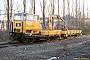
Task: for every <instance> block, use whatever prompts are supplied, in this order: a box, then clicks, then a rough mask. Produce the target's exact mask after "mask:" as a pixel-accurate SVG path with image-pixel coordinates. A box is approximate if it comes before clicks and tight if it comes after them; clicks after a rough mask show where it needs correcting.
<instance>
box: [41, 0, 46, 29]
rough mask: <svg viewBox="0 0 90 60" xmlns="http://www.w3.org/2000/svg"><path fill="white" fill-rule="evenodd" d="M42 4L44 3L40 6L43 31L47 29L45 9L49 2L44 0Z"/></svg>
mask: <svg viewBox="0 0 90 60" xmlns="http://www.w3.org/2000/svg"><path fill="white" fill-rule="evenodd" d="M42 2H43V3H42V4H41V2H40V6H41V12H42V15H43V29H45V10H46V9H45V7H46V2H47V0H43V1H42Z"/></svg>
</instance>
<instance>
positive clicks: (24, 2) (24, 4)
mask: <svg viewBox="0 0 90 60" xmlns="http://www.w3.org/2000/svg"><path fill="white" fill-rule="evenodd" d="M23 6H24V13H26V0H23Z"/></svg>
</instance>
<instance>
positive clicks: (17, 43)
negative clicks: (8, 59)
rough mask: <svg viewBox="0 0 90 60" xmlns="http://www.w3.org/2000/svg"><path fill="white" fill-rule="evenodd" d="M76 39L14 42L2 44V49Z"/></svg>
mask: <svg viewBox="0 0 90 60" xmlns="http://www.w3.org/2000/svg"><path fill="white" fill-rule="evenodd" d="M73 39H75V37H69V38H67V39H55V40H47V41H35V42H33V43H19V42H13V43H10V42H9V43H2V44H0V48H5V47H10V46H22V45H33V44H45V43H50V42H57V41H60V40H73Z"/></svg>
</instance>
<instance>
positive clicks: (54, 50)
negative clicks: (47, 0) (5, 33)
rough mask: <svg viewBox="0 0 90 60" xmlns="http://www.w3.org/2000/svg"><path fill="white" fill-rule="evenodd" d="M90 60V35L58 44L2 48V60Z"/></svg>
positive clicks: (57, 42)
mask: <svg viewBox="0 0 90 60" xmlns="http://www.w3.org/2000/svg"><path fill="white" fill-rule="evenodd" d="M73 58H90V35H83V36H80V37H78V38H76V39H66V40H60V41H56V42H49V43H47V42H46V43H40V44H38V43H37V44H27V45H21V46H8V47H5V48H0V60H52V59H54V60H72V59H73Z"/></svg>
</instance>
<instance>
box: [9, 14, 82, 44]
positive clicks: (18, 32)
mask: <svg viewBox="0 0 90 60" xmlns="http://www.w3.org/2000/svg"><path fill="white" fill-rule="evenodd" d="M54 18H58V20H59V21H62V22H63V26H62V29H54V24H53V19H54ZM47 22H48V25H47V26H44V27H45V29H41V20H40V16H39V15H36V14H26V13H16V14H14V15H13V21H12V24H11V26H12V29H11V31H10V36H11V37H12V38H14V39H16V40H18V41H19V42H30V43H33V41H35V40H36V41H40V40H48V39H50V40H53V39H57V38H60V39H61V38H67V37H70V36H79V35H82V30H68V29H67V28H66V23H65V20H64V19H63V18H61V17H60V16H59V15H54V14H50V16H49V19H48V20H47Z"/></svg>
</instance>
